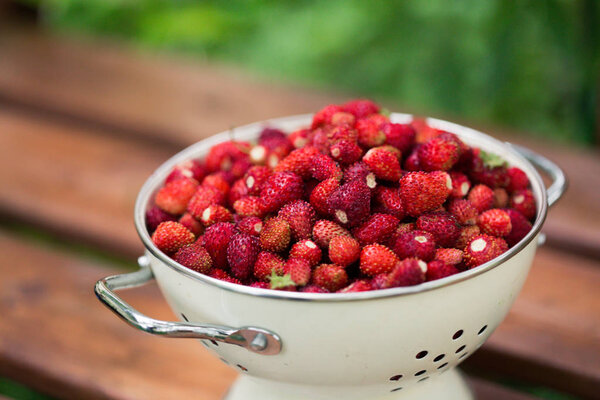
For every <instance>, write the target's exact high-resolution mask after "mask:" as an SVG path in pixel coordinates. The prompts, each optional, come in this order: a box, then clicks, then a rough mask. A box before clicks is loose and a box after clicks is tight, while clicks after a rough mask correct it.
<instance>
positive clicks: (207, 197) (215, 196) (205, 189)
mask: <svg viewBox="0 0 600 400" xmlns="http://www.w3.org/2000/svg"><path fill="white" fill-rule="evenodd" d="M212 204H218V205H221V206H222V205H225V195H224V194H223V192H221V191H220V190H218V189H216V188H214V187H212V186H200V187H198V189H197V190H196V192H195V193H194V195H193V196H192V198H191V199H190V202H189V203H188V205H187V211H188V212H189V213H190V214H192V216H193V217H194V218H196V219H198V220H199V219H201V218H202V213H203V212H204V210H205V209H206V207H208V206H210V205H212Z"/></svg>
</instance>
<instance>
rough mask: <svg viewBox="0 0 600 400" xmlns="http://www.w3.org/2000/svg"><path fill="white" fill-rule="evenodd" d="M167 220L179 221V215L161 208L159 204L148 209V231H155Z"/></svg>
mask: <svg viewBox="0 0 600 400" xmlns="http://www.w3.org/2000/svg"><path fill="white" fill-rule="evenodd" d="M166 221H177V217H175V216H174V215H171V214H169V213H168V212H165V211H163V210H161V209H160V207H158V206H154V207H151V208H149V209H148V211H146V227H147V228H148V232H150V233H152V232H154V231H155V230H156V228H157V227H158V225H160V224H161V222H166Z"/></svg>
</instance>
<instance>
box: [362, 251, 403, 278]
mask: <svg viewBox="0 0 600 400" xmlns="http://www.w3.org/2000/svg"><path fill="white" fill-rule="evenodd" d="M397 262H398V257H396V254H394V252H393V251H392V250H390V249H389V248H387V247H385V246H383V245H381V244H370V245H368V246H365V247H363V249H362V251H361V252H360V271H361V272H362V273H363V274H365V275H368V276H375V275H378V274H382V273H388V272H390V271H391V270H392V268H394V265H395V264H396V263H397Z"/></svg>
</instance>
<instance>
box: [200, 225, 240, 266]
mask: <svg viewBox="0 0 600 400" xmlns="http://www.w3.org/2000/svg"><path fill="white" fill-rule="evenodd" d="M234 233H235V225H234V224H232V223H229V222H218V223H216V224H214V225H211V226H209V227H208V228H207V229H206V231H205V232H204V236H202V241H201V243H200V244H201V245H202V246H203V247H204V248H205V249H206V251H208V254H210V258H211V259H212V261H213V266H214V267H215V268H219V269H222V268H225V267H227V245H228V244H229V241H230V240H231V238H232V236H233V235H234Z"/></svg>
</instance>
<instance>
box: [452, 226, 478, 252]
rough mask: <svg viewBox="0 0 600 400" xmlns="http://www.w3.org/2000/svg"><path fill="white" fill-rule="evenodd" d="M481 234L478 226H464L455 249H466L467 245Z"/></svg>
mask: <svg viewBox="0 0 600 400" xmlns="http://www.w3.org/2000/svg"><path fill="white" fill-rule="evenodd" d="M480 233H481V232H480V231H479V227H478V226H477V225H469V226H463V227H462V228H461V229H460V234H459V235H458V239H456V244H455V245H454V247H455V248H457V249H461V250H462V249H464V248H465V246H466V245H467V243H469V241H471V239H473V238H474V237H475V236H477V235H479V234H480Z"/></svg>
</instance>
